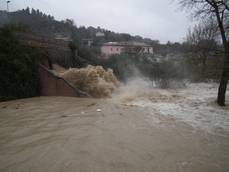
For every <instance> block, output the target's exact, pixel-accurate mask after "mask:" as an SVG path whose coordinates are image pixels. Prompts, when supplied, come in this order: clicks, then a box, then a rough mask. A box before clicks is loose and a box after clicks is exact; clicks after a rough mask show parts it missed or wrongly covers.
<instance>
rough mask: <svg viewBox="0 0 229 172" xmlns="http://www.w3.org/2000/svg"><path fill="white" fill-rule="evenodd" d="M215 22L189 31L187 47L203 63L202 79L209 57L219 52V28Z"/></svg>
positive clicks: (200, 24) (203, 23) (209, 21)
mask: <svg viewBox="0 0 229 172" xmlns="http://www.w3.org/2000/svg"><path fill="white" fill-rule="evenodd" d="M215 26H216V25H215V23H214V21H213V20H208V21H204V22H202V23H199V24H198V25H195V26H194V27H193V29H191V28H190V29H189V30H188V34H187V36H186V42H185V43H186V45H187V46H188V51H189V52H191V53H194V54H195V56H196V57H197V58H198V59H199V61H200V62H201V66H202V69H201V77H202V79H203V78H205V69H206V62H207V58H208V56H209V55H210V54H211V53H213V52H216V51H217V27H215Z"/></svg>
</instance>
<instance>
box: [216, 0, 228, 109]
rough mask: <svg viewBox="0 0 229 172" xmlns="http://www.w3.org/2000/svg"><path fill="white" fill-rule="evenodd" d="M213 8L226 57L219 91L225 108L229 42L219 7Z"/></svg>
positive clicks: (219, 99)
mask: <svg viewBox="0 0 229 172" xmlns="http://www.w3.org/2000/svg"><path fill="white" fill-rule="evenodd" d="M213 2H214V1H213ZM213 7H214V9H215V14H216V18H217V22H218V25H219V29H220V33H221V38H222V41H223V46H224V57H225V58H224V67H223V72H222V75H221V80H220V85H219V89H218V97H217V103H218V104H219V105H220V106H225V98H226V91H227V84H228V78H229V46H228V40H227V37H226V32H225V28H224V24H223V18H221V17H220V13H219V7H218V6H217V4H216V2H214V6H213Z"/></svg>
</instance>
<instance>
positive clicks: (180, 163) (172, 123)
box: [0, 91, 229, 172]
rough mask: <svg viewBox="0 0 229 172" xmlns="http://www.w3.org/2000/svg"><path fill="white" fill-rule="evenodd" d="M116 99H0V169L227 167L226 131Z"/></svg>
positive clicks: (200, 171) (182, 171)
mask: <svg viewBox="0 0 229 172" xmlns="http://www.w3.org/2000/svg"><path fill="white" fill-rule="evenodd" d="M182 93H183V92H182V91H181V92H180V94H178V93H176V95H177V94H178V95H180V96H181V95H182ZM213 96H214V95H213ZM162 99H163V97H162ZM116 100H117V99H115V100H111V99H87V98H68V97H38V98H31V99H23V100H16V101H10V102H3V103H0V171H13V172H14V171H15V172H27V171H31V172H44V171H47V172H62V171H66V172H71V171H72V172H152V171H154V172H228V171H229V132H228V130H226V129H225V128H220V129H215V130H214V132H208V130H205V129H202V128H198V127H197V128H195V125H190V124H189V123H188V122H185V120H178V119H177V118H176V117H174V116H173V115H172V116H170V115H162V113H163V112H164V111H162V112H161V111H159V110H156V109H155V108H154V109H151V110H149V106H148V107H147V108H146V107H142V106H137V105H136V104H137V103H135V104H134V103H133V104H131V103H126V102H120V101H116ZM125 100H126V101H127V100H128V98H127V99H125ZM132 100H133V98H132V99H131V100H130V101H131V102H132ZM168 100H169V99H168V98H165V99H163V100H162V101H166V102H167V101H168ZM177 100H179V101H178V102H185V101H184V99H182V100H180V99H177ZM128 101H129V100H128ZM152 101H154V100H152ZM189 101H193V102H195V100H193V99H189ZM153 103H155V102H153ZM189 103H190V102H189ZM155 107H157V106H155ZM201 107H202V106H200V107H199V108H201ZM223 111H224V112H225V113H227V114H228V115H229V113H228V109H224V110H223ZM184 113H187V112H186V111H184ZM225 126H226V127H228V128H229V126H227V124H225Z"/></svg>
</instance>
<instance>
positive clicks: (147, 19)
mask: <svg viewBox="0 0 229 172" xmlns="http://www.w3.org/2000/svg"><path fill="white" fill-rule="evenodd" d="M5 2H6V0H0V8H1V9H5V8H6V3H5ZM27 6H28V7H30V8H35V9H40V10H42V11H43V12H45V13H48V14H51V15H53V16H54V17H55V18H56V19H58V20H63V19H66V18H72V19H74V21H75V23H76V24H77V26H81V25H85V26H94V27H97V26H100V27H102V28H105V29H109V30H112V31H115V32H121V33H130V34H132V35H140V36H142V37H149V38H152V39H158V40H160V42H167V41H168V40H170V41H172V42H175V41H182V40H183V38H184V37H185V35H186V32H187V29H188V27H189V26H191V22H190V19H189V18H188V14H185V12H184V11H183V12H182V11H181V10H180V8H179V6H178V4H177V3H176V2H174V1H173V0H11V4H10V11H14V10H18V9H22V8H26V7H27Z"/></svg>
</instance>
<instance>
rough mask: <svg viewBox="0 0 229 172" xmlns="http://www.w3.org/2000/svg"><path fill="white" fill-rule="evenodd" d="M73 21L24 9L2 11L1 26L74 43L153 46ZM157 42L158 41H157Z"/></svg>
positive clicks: (0, 14)
mask: <svg viewBox="0 0 229 172" xmlns="http://www.w3.org/2000/svg"><path fill="white" fill-rule="evenodd" d="M75 22H76V23H77V21H73V20H71V19H66V20H63V21H57V20H55V18H54V17H53V16H51V15H47V14H45V13H43V12H41V11H39V10H35V9H31V10H30V9H29V8H27V9H23V10H19V11H16V12H10V13H7V12H4V11H0V26H3V25H5V24H14V25H18V26H21V27H22V28H24V29H29V30H30V31H32V32H34V33H37V34H39V35H43V36H47V37H55V36H56V35H57V34H61V35H64V36H66V37H71V38H72V39H73V40H74V41H77V42H78V43H82V40H83V39H87V38H91V39H94V41H95V44H100V43H103V42H109V41H138V42H145V43H148V44H152V43H153V42H155V41H153V40H151V39H148V38H145V39H144V38H142V37H141V36H132V35H130V34H127V33H115V32H113V31H109V30H106V29H103V28H100V27H97V28H95V27H92V26H90V27H85V26H80V27H78V26H77V25H76V24H75ZM97 32H102V33H104V37H96V33H97ZM156 42H157V41H156Z"/></svg>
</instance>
